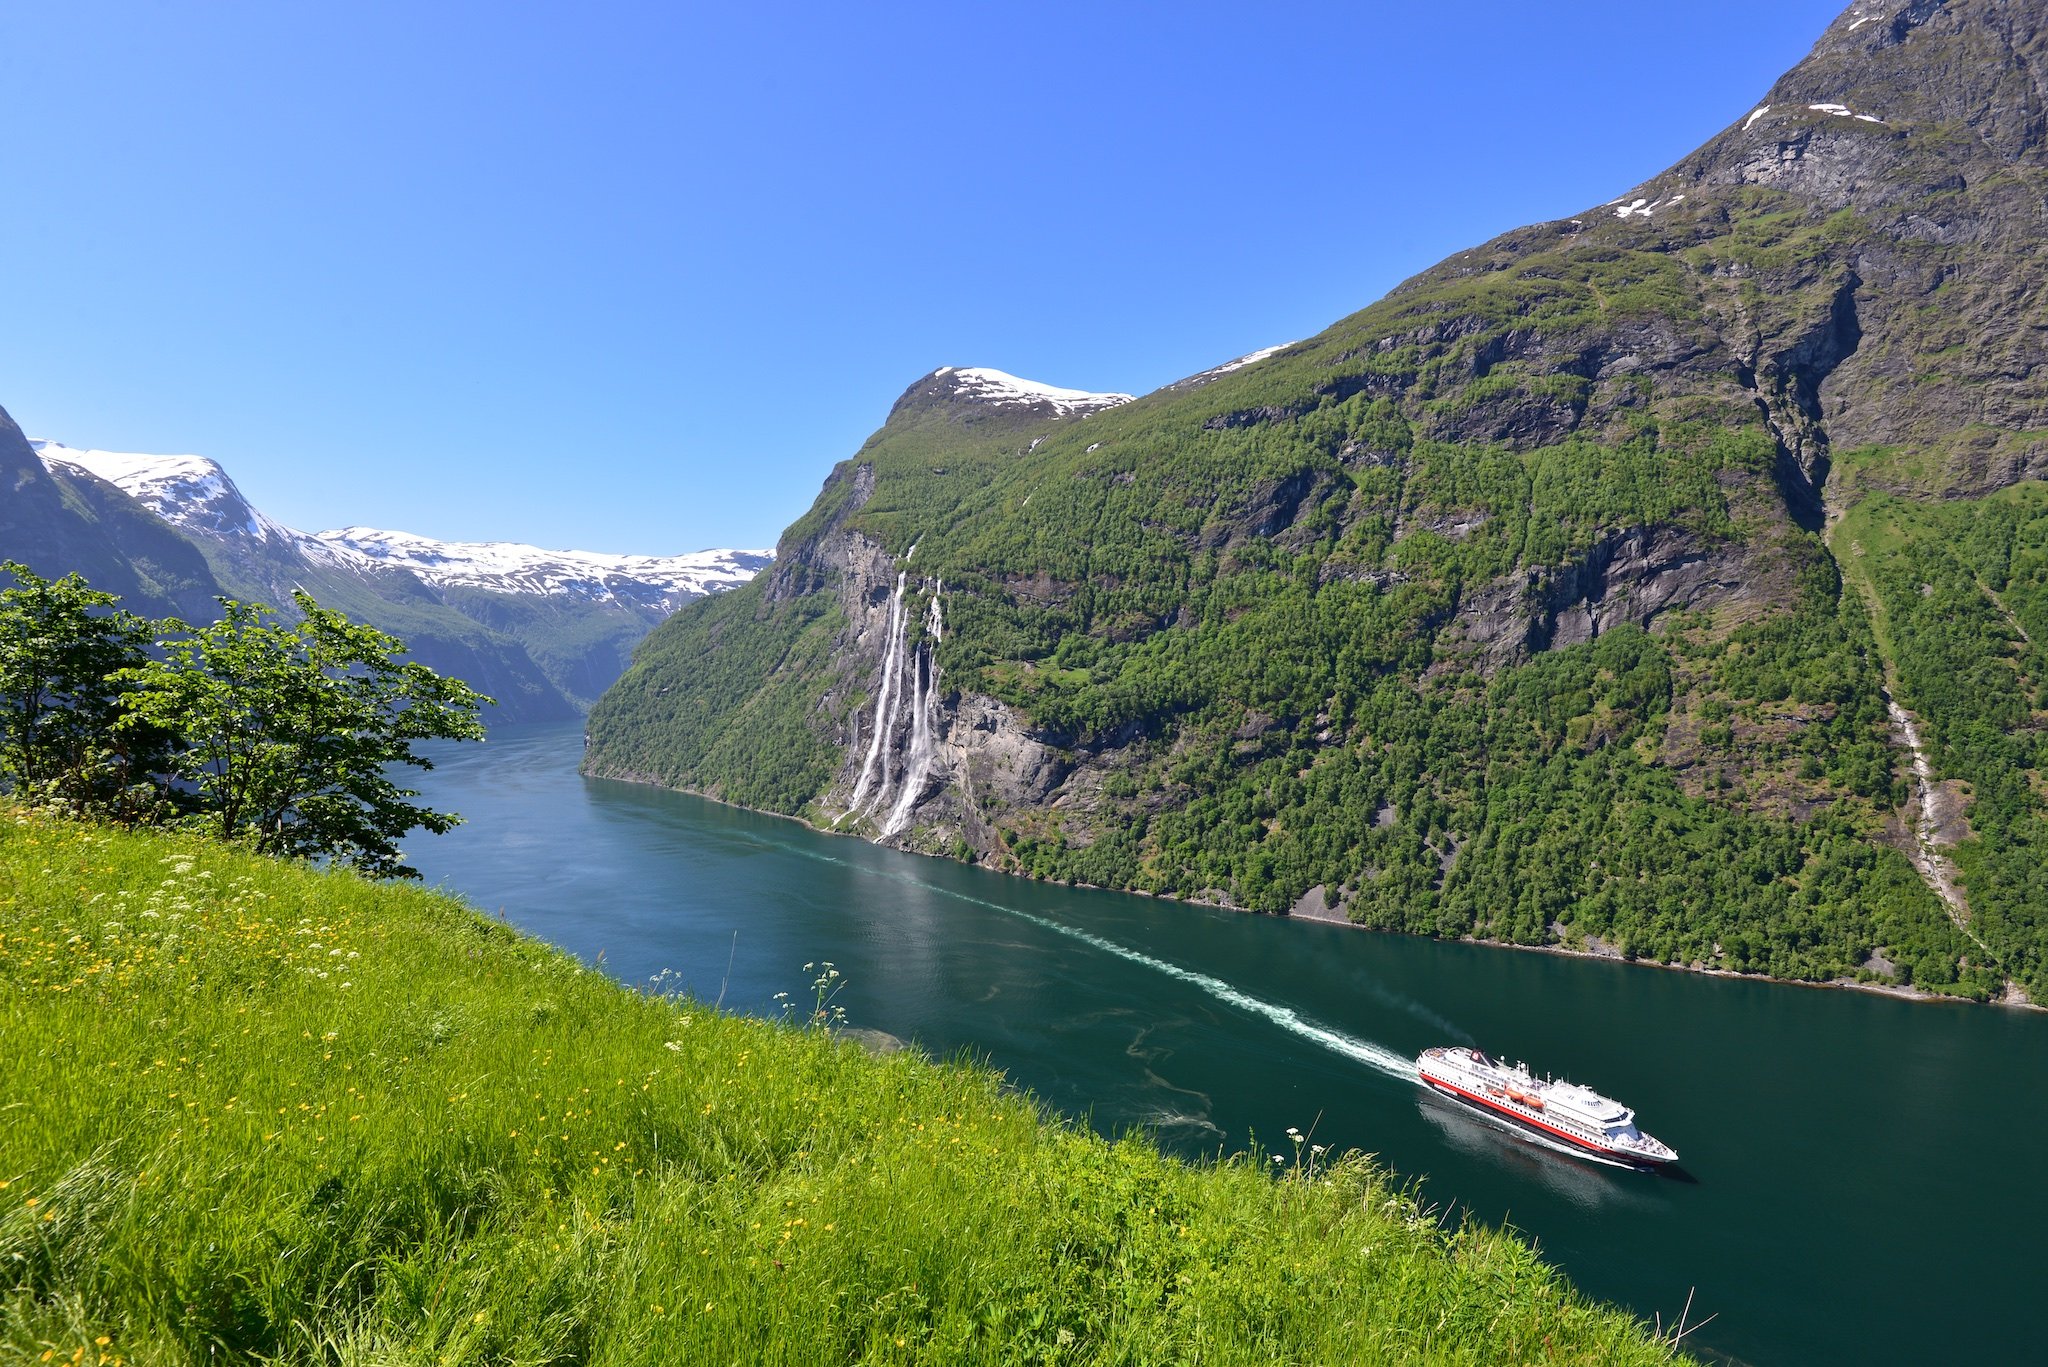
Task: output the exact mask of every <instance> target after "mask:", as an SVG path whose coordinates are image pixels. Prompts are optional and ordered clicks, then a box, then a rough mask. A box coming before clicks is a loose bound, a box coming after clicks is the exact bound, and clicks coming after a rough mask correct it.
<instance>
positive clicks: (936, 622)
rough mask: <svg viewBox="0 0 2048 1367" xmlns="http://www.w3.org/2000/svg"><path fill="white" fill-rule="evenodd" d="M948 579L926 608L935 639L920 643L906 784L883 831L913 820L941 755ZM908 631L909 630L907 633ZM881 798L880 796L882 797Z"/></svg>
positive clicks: (888, 833) (928, 628) (941, 582)
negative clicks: (941, 655)
mask: <svg viewBox="0 0 2048 1367" xmlns="http://www.w3.org/2000/svg"><path fill="white" fill-rule="evenodd" d="M945 589H946V581H945V580H943V579H941V580H939V581H938V588H937V589H935V590H934V591H933V593H932V601H931V605H930V607H929V608H928V609H926V612H925V630H926V632H927V633H928V634H929V635H930V636H931V640H930V641H929V642H928V643H926V644H925V645H922V646H919V647H918V651H917V658H916V662H915V663H914V664H913V665H912V668H913V669H914V670H915V671H916V675H917V701H916V703H915V705H914V706H913V708H912V711H911V714H910V752H909V755H908V765H907V768H906V771H905V773H904V775H903V787H902V788H901V789H900V790H899V791H898V792H897V794H896V805H895V806H894V807H892V808H890V809H889V819H888V820H887V821H885V822H883V823H882V835H883V836H884V837H887V836H892V835H894V834H896V833H897V832H898V831H900V830H902V829H903V828H904V827H905V826H907V825H909V824H910V809H911V808H912V807H913V806H915V805H916V804H917V800H918V798H920V797H922V796H923V795H924V785H925V782H926V780H928V779H929V778H930V777H931V773H932V761H933V760H934V759H935V758H937V756H938V749H939V745H938V738H937V731H936V729H935V728H934V726H933V725H932V723H933V719H934V714H935V713H936V712H937V711H938V705H939V660H938V655H937V651H936V648H937V646H938V644H939V642H940V641H941V640H943V639H944V638H945V634H946V622H945V617H944V615H943V614H942V613H941V612H940V609H939V595H940V594H941V593H944V592H945ZM905 634H906V635H908V633H907V632H906V633H905ZM878 801H879V799H878Z"/></svg>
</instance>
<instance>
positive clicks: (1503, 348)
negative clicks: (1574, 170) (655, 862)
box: [588, 0, 2048, 999]
mask: <svg viewBox="0 0 2048 1367" xmlns="http://www.w3.org/2000/svg"><path fill="white" fill-rule="evenodd" d="M1662 60H1665V58H1664V57H1663V56H1660V55H1659V54H1654V53H1650V54H1644V67H1643V69H1645V70H1654V69H1655V67H1656V64H1657V63H1658V62H1659V61H1662ZM2044 72H2048V11H2044V10H2043V8H2042V7H2041V6H2040V5H2039V4H2038V3H2034V2H2033V0H2028V2H2027V3H2022V2H2021V0H1888V2H1887V3H1876V2H1874V0H1864V2H1863V3H1858V4H1856V5H1853V6H1851V7H1850V8H1849V9H1848V10H1846V11H1845V12H1844V13H1843V14H1842V15H1841V16H1840V17H1839V18H1838V19H1837V20H1836V21H1835V22H1834V23H1833V24H1831V25H1830V26H1829V27H1828V29H1827V31H1826V32H1825V33H1824V34H1823V35H1822V36H1821V38H1820V40H1819V42H1818V43H1817V44H1816V45H1815V47H1814V49H1813V51H1812V53H1811V54H1810V55H1809V56H1808V57H1807V58H1806V59H1805V60H1804V61H1802V62H1801V63H1800V64H1799V65H1798V66H1797V67H1795V68H1794V69H1793V70H1792V71H1790V72H1788V73H1787V74H1786V75H1785V76H1784V77H1783V78H1782V79H1780V80H1779V81H1778V82H1777V83H1776V84H1775V85H1774V86H1773V87H1772V89H1771V90H1770V91H1769V92H1768V93H1767V94H1766V95H1765V96H1764V98H1763V99H1761V100H1759V101H1755V102H1752V103H1747V104H1745V105H1743V106H1742V108H1741V112H1738V113H1736V115H1735V117H1734V118H1733V120H1732V121H1731V122H1730V124H1729V125H1728V127H1727V128H1726V129H1725V130H1724V131H1723V132H1721V133H1720V134H1718V135H1716V136H1715V137H1714V138H1713V139H1711V140H1710V141H1709V142H1707V143H1706V144H1705V145H1704V146H1703V147H1701V148H1700V149H1699V150H1698V151H1697V152H1695V153H1693V154H1692V155H1690V156H1688V157H1686V158H1685V159H1683V160H1682V161H1680V162H1679V163H1678V164H1677V165H1675V166H1673V167H1672V168H1670V169H1669V170H1667V171H1665V172H1663V173H1661V174H1659V175H1657V176H1654V177H1652V178H1651V179H1650V180H1647V181H1645V182H1644V183H1643V184H1641V185H1639V186H1637V187H1635V188H1633V189H1631V190H1629V191H1628V192H1627V193H1625V194H1623V195H1621V196H1619V197H1617V198H1616V199H1615V200H1613V201H1611V202H1609V203H1607V204H1604V205H1596V206H1592V207H1590V208H1588V209H1587V210H1586V211H1584V212H1583V213H1581V214H1579V215H1577V216H1574V217H1571V218H1568V219H1563V220H1560V221H1557V222H1552V223H1543V224H1535V225H1531V226H1529V227H1525V228H1520V229H1516V230H1514V231H1512V232H1509V233H1506V234H1504V235H1502V236H1500V237H1498V238H1496V239H1494V240H1493V241H1491V242H1488V243H1485V244H1483V245H1480V246H1478V247H1475V248H1473V249H1472V250H1469V251H1465V252H1461V253H1459V254H1457V255H1455V256H1453V257H1451V258H1450V259H1448V260H1446V261H1444V262H1442V263H1440V264H1438V265H1437V266H1435V267H1433V268H1431V269H1430V270H1427V271H1425V272H1423V273H1422V274H1420V275H1418V276H1416V277H1415V278H1414V279H1412V280H1409V281H1407V282H1406V283H1404V284H1403V285H1401V286H1400V287H1399V288H1397V289H1396V290H1395V291H1393V293H1392V294H1390V295H1389V296H1388V297H1387V298H1385V299H1383V300H1381V301H1380V302H1378V303H1376V304H1374V305H1372V306H1371V307H1369V308H1367V309H1365V310H1363V311H1361V312H1358V313H1356V314H1353V315H1351V316H1350V317H1347V318H1344V319H1342V320H1340V321H1339V322H1337V323H1335V324H1334V325H1332V326H1331V327H1330V328H1328V329H1327V330H1325V331H1324V332H1322V333H1320V334H1319V335H1317V336H1314V337H1311V338H1308V339H1305V340H1303V341H1300V342H1296V343H1293V344H1290V345H1287V346H1284V347H1280V348H1268V349H1265V350H1262V351H1258V352H1253V353H1251V354H1249V355H1247V356H1245V357H1241V358H1239V360H1237V361H1234V362H1229V363H1226V364H1224V365H1220V366H1216V367H1213V368H1211V369H1209V370H1206V371H1204V372H1202V373H1200V374H1198V375H1195V376H1191V377H1189V378H1188V379H1186V380H1183V381H1180V382H1178V383H1176V384H1172V385H1168V386H1166V387H1165V388H1163V389H1161V390H1159V391H1157V392H1155V393H1152V394H1149V395H1145V396H1142V397H1139V398H1136V399H1131V398H1128V397H1127V396H1123V395H1086V394H1084V393H1083V392H1082V391H1066V390H1058V389H1053V388H1051V387H1049V386H1042V385H1036V384H1032V383H1030V382H1026V381H1019V380H1016V379H1015V378H1014V377H1010V376H1003V375H1002V374H1001V372H989V371H980V370H960V369H954V368H951V367H948V368H944V369H940V370H937V371H934V372H933V373H932V374H930V375H928V376H925V377H924V378H922V379H920V380H919V381H917V382H916V383H915V384H913V385H911V386H910V388H909V389H908V390H906V391H905V392H904V394H903V396H902V397H901V398H900V399H898V401H897V402H896V404H895V406H894V407H893V409H892V410H891V411H890V413H889V415H888V419H887V421H886V422H885V423H884V424H883V426H882V428H881V429H880V430H879V431H878V432H876V433H875V435H874V436H873V437H871V438H870V439H869V440H868V441H867V442H866V444H865V445H863V446H862V448H861V449H860V451H859V452H858V453H856V454H855V455H854V456H853V457H852V459H850V460H848V461H846V462H843V463H842V464H841V465H839V466H838V467H837V468H836V469H835V470H834V471H833V472H832V473H831V475H830V476H829V477H828V478H827V479H826V481H825V485H824V489H823V491H822V492H821V494H820V495H819V498H818V500H817V502H816V503H815V504H814V505H813V507H812V508H811V510H810V511H809V512H808V513H806V514H805V515H804V516H803V517H802V518H800V519H799V520H798V521H797V522H796V523H794V524H793V525H792V526H791V527H790V528H789V529H788V530H787V531H786V532H785V533H784V534H783V537H782V541H781V544H780V546H779V547H778V554H777V563H776V565H775V566H774V568H773V569H772V570H771V571H769V572H768V573H766V574H763V575H762V576H761V577H760V578H758V579H756V580H755V581H753V582H752V583H750V584H749V585H747V586H746V587H745V588H743V589H740V590H738V591H736V592H734V593H731V594H726V595H722V596H720V597H718V598H716V599H714V600H711V601H709V602H705V603H698V604H694V605H692V606H690V607H688V608H685V609H684V610H683V611H681V612H679V613H677V614H676V615H675V616H674V617H673V618H671V619H670V620H669V621H668V622H666V623H665V624H664V625H663V626H662V627H660V628H659V629H657V630H656V631H655V632H654V634H653V635H652V636H651V637H650V639H649V640H648V641H647V642H646V644H645V645H644V646H643V647H642V649H641V651H640V653H639V655H638V657H637V659H636V663H635V665H634V666H633V668H632V669H631V670H629V671H628V672H627V674H626V675H625V676H624V677H623V678H622V679H621V680H620V681H619V683H618V684H617V685H616V686H615V687H614V688H613V689H612V691H611V692H610V693H609V694H607V695H606V697H605V698H604V699H603V700H602V701H601V702H600V703H599V705H598V706H597V707H596V708H595V709H594V710H593V712H592V714H591V720H590V734H591V748H590V752H589V759H588V767H589V769H590V771H591V772H593V773H598V774H608V775H615V776H619V777H627V778H635V779H641V780H647V781H653V782H659V783H666V784H670V785H673V786H679V787H687V788H693V789H698V790H702V791H706V792H709V793H711V794H714V795H716V796H720V797H723V798H726V799H728V800H731V801H736V802H741V803H745V804H748V805H752V806H758V807H764V808H768V809H771V810H776V811H782V812H788V813H793V814H800V815H803V816H804V817H806V818H807V819H809V820H811V821H813V822H814V823H816V824H818V825H820V826H825V827H829V828H832V829H837V830H841V831H848V832H859V833H862V834H866V835H870V836H873V837H875V838H877V839H882V840H886V841H889V842H891V843H896V844H901V845H906V846H910V847H914V848H919V849H923V850H928V851H932V852H944V853H951V854H954V855H956V856H959V857H964V858H971V859H974V860H977V861H979V862H983V863H986V864H989V865H992V866H994V867H998V868H1004V869H1010V870H1014V871H1018V872H1022V873H1028V874H1032V875H1034V876H1039V877H1046V878H1059V879H1068V880H1079V881H1086V882H1091V883H1098V884H1105V885H1109V886H1116V887H1128V888H1137V889H1142V890H1145V891H1150V892H1155V893H1161V894H1166V895H1172V896H1179V897H1188V898H1198V899H1202V900H1207V901H1217V902H1224V903H1228V904H1233V905H1237V906H1242V907H1247V908H1252V909H1256V910H1262V911H1271V912H1293V913H1295V914H1301V915H1315V916H1325V917H1341V918H1346V919H1350V920H1352V921H1356V922H1360V923H1363V924H1366V925H1370V926H1375V927H1380V928H1386V929H1398V930H1408V931H1415V932H1421V933H1427V934H1432V935H1449V936H1473V937H1479V938H1491V939H1501V940H1510V941H1515V942H1519V943H1527V944H1564V945H1568V946H1572V947H1577V948H1583V949H1588V950H1591V951H1593V952H1607V953H1616V954H1621V955H1624V956H1628V957H1643V958H1649V959H1653V960H1656V961H1660V962H1672V963H1681V964H1688V965H1694V966H1701V967H1714V968H1721V969H1728V970H1733V971H1740V972H1763V973H1770V974H1775V975H1778V976H1784V977H1799V978H1811V979H1832V978H1838V977H1840V978H1860V979H1863V980H1866V981H1872V982H1879V983H1886V984H1894V985H1900V984H1910V985H1913V986H1916V987H1921V988H1926V989H1930V990H1934V991H1943V992H1961V993H1965V994H1969V995H1977V996H1987V995H1992V994H1996V993H2000V992H2011V993H2015V994H2020V995H2025V994H2032V995H2033V996H2034V997H2036V998H2037V999H2040V998H2043V997H2048V860H2044V859H2042V858H2041V852H2042V851H2043V850H2048V803H2044V799H2043V794H2044V792H2048V484H2044V483H2042V482H2041V477H2042V476H2043V475H2044V474H2048V359H2044V358H2048V287H2044V282H2048V231H2044V224H2048V218H2044V211H2043V205H2044V204H2048V77H2044V76H2043V75H2042V73H2044ZM1580 136H1583V130H1582V129H1571V128H1561V129H1560V130H1559V140H1560V146H1561V147H1562V148H1565V149H1567V151H1568V148H1569V143H1570V140H1571V139H1573V138H1576V137H1580Z"/></svg>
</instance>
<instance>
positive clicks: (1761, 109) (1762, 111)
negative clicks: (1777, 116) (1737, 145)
mask: <svg viewBox="0 0 2048 1367" xmlns="http://www.w3.org/2000/svg"><path fill="white" fill-rule="evenodd" d="M1770 112H1771V107H1770V106H1769V105H1767V104H1765V105H1759V106H1757V108H1756V112H1754V113H1752V114H1751V115H1750V116H1749V117H1748V118H1746V119H1744V120H1743V121H1742V131H1743V132H1745V133H1747V132H1748V131H1749V130H1750V126H1751V125H1752V124H1754V123H1755V122H1756V121H1757V120H1758V119H1760V118H1762V117H1763V116H1764V115H1766V114H1768V113H1770Z"/></svg>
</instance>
